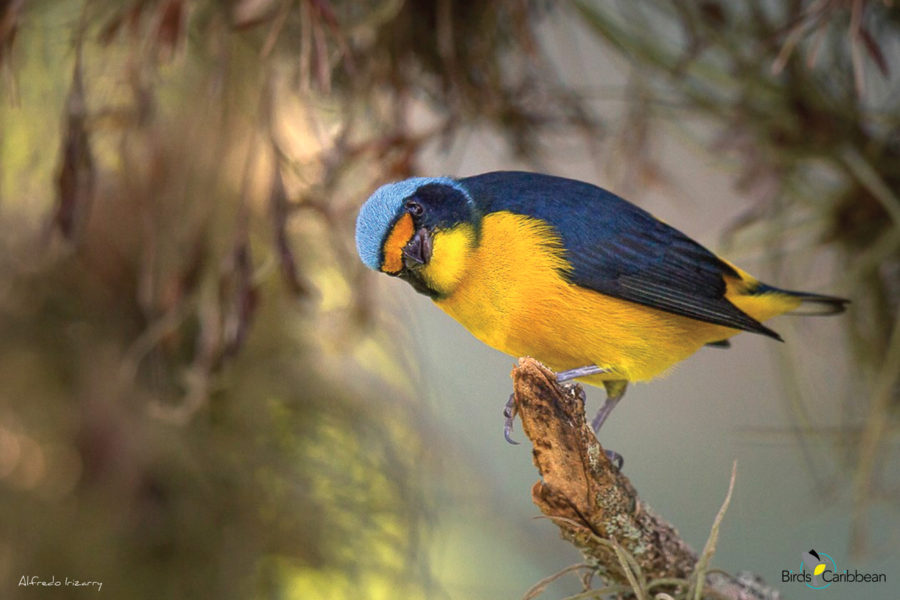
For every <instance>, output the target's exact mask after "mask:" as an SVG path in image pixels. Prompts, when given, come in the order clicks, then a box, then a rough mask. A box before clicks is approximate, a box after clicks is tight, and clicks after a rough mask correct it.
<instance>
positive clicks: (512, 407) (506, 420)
mask: <svg viewBox="0 0 900 600" xmlns="http://www.w3.org/2000/svg"><path fill="white" fill-rule="evenodd" d="M517 410H518V409H517V408H516V395H515V394H510V395H509V400H507V401H506V406H504V407H503V438H504V439H505V440H506V441H507V442H508V443H510V444H512V445H514V446H517V445H518V444H519V442H517V441H516V440H514V439H512V437H511V434H512V430H513V424H514V423H515V418H516V412H517Z"/></svg>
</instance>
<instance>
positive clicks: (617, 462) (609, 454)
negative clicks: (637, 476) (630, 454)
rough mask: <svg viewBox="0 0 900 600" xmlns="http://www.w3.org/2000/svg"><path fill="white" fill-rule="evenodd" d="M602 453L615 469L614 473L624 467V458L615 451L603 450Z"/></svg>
mask: <svg viewBox="0 0 900 600" xmlns="http://www.w3.org/2000/svg"><path fill="white" fill-rule="evenodd" d="M604 452H605V453H606V458H608V459H609V462H611V463H612V464H613V466H614V467H615V468H616V471H621V470H622V467H624V466H625V458H624V457H623V456H622V455H621V454H619V453H618V452H616V451H615V450H604Z"/></svg>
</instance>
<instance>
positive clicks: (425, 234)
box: [356, 171, 849, 442]
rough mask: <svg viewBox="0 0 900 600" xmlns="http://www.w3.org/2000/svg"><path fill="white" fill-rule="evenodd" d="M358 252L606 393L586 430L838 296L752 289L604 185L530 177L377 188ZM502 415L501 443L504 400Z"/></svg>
mask: <svg viewBox="0 0 900 600" xmlns="http://www.w3.org/2000/svg"><path fill="white" fill-rule="evenodd" d="M356 247H357V251H358V254H359V257H360V259H361V260H362V262H363V263H364V264H365V265H366V266H367V267H369V268H370V269H372V270H375V271H378V272H381V273H385V274H387V275H390V276H393V277H398V278H400V279H402V280H404V281H406V282H407V283H409V284H410V285H412V287H413V288H414V289H415V290H416V291H417V292H419V293H421V294H424V295H426V296H428V297H429V298H431V300H432V301H433V302H434V303H435V304H436V305H437V306H438V307H439V308H441V309H442V310H444V311H445V312H446V313H447V314H449V315H450V316H451V317H453V318H454V319H456V320H457V321H458V322H459V323H461V324H462V325H463V326H464V327H465V328H466V329H468V330H469V331H470V332H471V333H472V334H473V335H474V336H475V337H476V338H477V339H479V340H481V341H482V342H484V343H485V344H487V345H488V346H491V347H492V348H495V349H497V350H499V351H501V352H504V353H506V354H509V355H512V356H514V357H516V356H531V357H534V358H536V359H538V360H540V361H541V362H543V363H544V364H545V365H547V366H548V367H550V368H551V369H553V370H554V371H556V372H557V379H558V380H559V381H568V380H572V379H577V380H578V381H580V382H584V383H587V384H590V385H595V386H602V387H604V388H605V389H606V401H605V402H604V404H603V406H602V407H601V408H600V410H599V411H598V412H597V414H596V416H595V417H594V418H593V419H592V422H591V425H592V427H593V429H594V431H595V432H597V431H599V429H600V427H601V426H602V425H603V423H604V421H605V420H606V418H607V417H608V416H609V414H610V413H611V412H612V410H613V409H614V408H615V406H616V404H617V403H618V402H619V401H620V400H621V398H622V396H623V395H624V394H625V391H626V389H627V387H628V385H629V384H630V383H633V382H640V381H648V380H651V379H653V378H655V377H658V376H660V375H662V374H664V373H666V372H667V371H668V370H669V369H670V368H671V367H672V366H673V365H675V364H676V363H679V362H681V361H682V360H685V359H686V358H688V357H689V356H691V355H692V354H694V353H695V352H697V351H698V350H699V349H700V348H702V347H703V346H706V345H711V346H721V347H727V346H728V345H729V338H731V337H732V336H734V335H736V334H738V333H741V332H745V331H746V332H751V333H756V334H760V335H763V336H767V337H769V338H772V339H775V340H779V341H782V338H781V336H780V335H779V334H778V333H776V332H775V331H773V330H772V329H770V328H769V327H767V326H766V325H764V324H763V322H764V321H766V320H768V319H770V318H772V317H775V316H777V315H780V314H784V313H789V312H801V311H802V314H820V315H826V314H836V313H840V312H843V311H844V309H845V306H846V305H847V303H848V302H849V300H847V299H844V298H839V297H836V296H829V295H823V294H817V293H811V292H800V291H792V290H787V289H782V288H778V287H775V286H772V285H768V284H765V283H762V282H760V281H759V280H758V279H756V278H755V277H753V276H751V275H750V274H748V273H747V272H745V271H743V270H742V269H740V268H739V267H737V266H736V265H734V264H732V263H731V262H729V261H727V260H725V259H723V258H720V257H719V256H717V255H716V254H714V253H713V252H711V251H710V250H708V249H706V248H705V247H704V246H702V245H701V244H699V243H698V242H696V241H694V240H693V239H691V238H690V237H688V236H687V235H685V234H684V233H682V232H680V231H679V230H677V229H675V228H674V227H672V226H670V225H668V224H666V223H664V222H663V221H661V220H659V219H657V218H656V217H654V216H652V215H651V214H650V213H649V212H647V211H645V210H643V209H642V208H640V207H638V206H636V205H634V204H632V203H630V202H628V201H627V200H625V199H623V198H621V197H619V196H617V195H616V194H614V193H612V192H610V191H607V190H605V189H603V188H601V187H599V186H596V185H593V184H591V183H587V182H583V181H577V180H574V179H568V178H564V177H558V176H554V175H547V174H541V173H531V172H523V171H495V172H490V173H484V174H480V175H474V176H470V177H460V178H452V177H412V178H409V179H405V180H403V181H398V182H394V183H388V184H385V185H382V186H381V187H379V188H378V189H377V190H375V192H374V193H372V194H371V196H370V197H369V198H368V200H366V202H365V203H363V205H362V207H361V208H360V211H359V214H358V217H357V220H356ZM504 414H505V415H506V417H507V422H506V428H505V435H506V438H507V440H508V441H510V442H512V440H511V439H510V437H509V432H510V430H511V427H512V419H513V418H514V416H515V406H514V403H513V398H512V396H511V397H510V400H509V402H508V403H507V407H506V411H505V412H504Z"/></svg>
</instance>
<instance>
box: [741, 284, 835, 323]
mask: <svg viewBox="0 0 900 600" xmlns="http://www.w3.org/2000/svg"><path fill="white" fill-rule="evenodd" d="M753 292H754V293H756V294H768V293H775V294H787V295H788V296H794V297H795V298H799V299H800V301H801V302H802V304H801V305H800V306H798V307H797V308H795V309H794V310H792V311H791V312H789V313H788V314H790V315H801V316H824V315H836V314H838V313H842V312H844V311H845V310H846V309H847V305H848V304H850V300H848V299H847V298H838V297H837V296H826V295H824V294H813V293H810V292H796V291H794V290H783V289H781V288H777V287H774V286H771V285H766V284H764V283H761V284H759V285H758V286H757V287H756V289H755V290H753Z"/></svg>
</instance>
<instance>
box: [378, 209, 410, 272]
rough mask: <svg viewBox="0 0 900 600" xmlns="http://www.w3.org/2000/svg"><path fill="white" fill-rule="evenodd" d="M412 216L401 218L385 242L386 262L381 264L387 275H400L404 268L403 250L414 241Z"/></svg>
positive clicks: (405, 215)
mask: <svg viewBox="0 0 900 600" xmlns="http://www.w3.org/2000/svg"><path fill="white" fill-rule="evenodd" d="M414 229H415V226H414V225H413V220H412V216H410V214H409V213H406V214H404V215H403V216H402V217H400V220H399V221H397V223H396V224H395V225H394V228H393V229H391V233H390V235H388V238H387V240H385V242H384V248H383V250H384V262H383V263H382V264H381V270H382V271H384V272H385V273H399V272H400V269H402V268H403V248H404V247H405V246H406V244H408V243H409V240H411V239H412V236H413V230H414Z"/></svg>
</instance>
